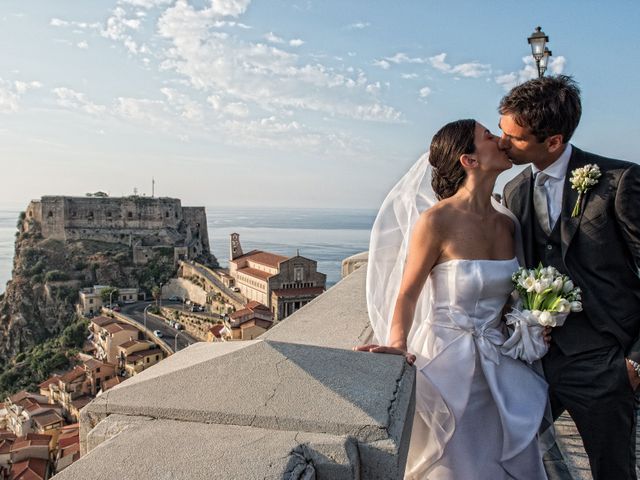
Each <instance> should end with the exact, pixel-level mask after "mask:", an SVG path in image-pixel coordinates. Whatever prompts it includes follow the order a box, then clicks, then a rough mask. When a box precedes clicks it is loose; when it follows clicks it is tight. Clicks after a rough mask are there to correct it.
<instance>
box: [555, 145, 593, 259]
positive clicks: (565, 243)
mask: <svg viewBox="0 0 640 480" xmlns="http://www.w3.org/2000/svg"><path fill="white" fill-rule="evenodd" d="M572 149H573V150H572V152H571V159H569V166H568V167H567V173H566V175H565V179H564V188H563V190H562V210H561V211H560V236H561V237H560V238H561V244H562V260H563V261H564V257H565V256H566V254H567V250H568V248H569V245H570V244H571V240H573V237H574V235H575V234H576V232H577V231H578V226H579V225H580V220H581V219H582V213H583V212H584V202H585V198H584V197H583V199H582V204H581V205H580V213H578V216H577V217H571V212H572V211H573V207H574V206H575V204H576V202H577V201H578V197H579V193H578V191H577V190H574V189H573V188H571V172H573V171H574V170H575V169H576V168H580V167H582V166H584V165H586V161H585V159H584V154H583V152H582V150H580V149H578V148H576V147H573V146H572ZM585 196H588V192H587V193H586V194H585Z"/></svg>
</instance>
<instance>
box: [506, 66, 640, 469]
mask: <svg viewBox="0 0 640 480" xmlns="http://www.w3.org/2000/svg"><path fill="white" fill-rule="evenodd" d="M499 111H500V115H501V117H500V128H501V130H502V132H503V133H502V138H501V144H502V147H503V148H504V149H505V150H506V151H507V152H508V154H509V157H510V158H511V159H512V161H513V163H514V164H516V165H524V164H531V166H530V168H527V169H526V170H524V171H523V172H522V173H520V174H519V175H518V176H517V177H516V178H514V179H513V180H512V181H510V182H509V183H508V184H507V185H506V187H505V189H504V197H503V198H504V201H505V204H506V206H507V207H508V208H509V209H510V210H511V211H512V212H513V213H514V214H515V215H516V216H517V217H518V219H519V220H520V223H521V224H522V236H523V243H524V251H525V259H526V263H527V267H535V266H537V265H538V264H539V263H542V264H543V265H545V266H548V265H552V266H554V267H556V268H557V269H558V270H559V271H560V272H562V273H565V274H567V275H568V276H569V277H570V278H571V279H572V280H573V281H574V282H575V284H576V285H578V286H579V287H581V288H582V291H583V293H582V300H583V306H584V310H583V311H582V312H580V313H572V314H570V316H569V318H568V319H567V320H566V322H565V324H564V326H562V327H557V328H554V329H553V331H552V333H551V338H552V340H551V345H550V348H549V352H548V353H547V355H546V356H545V357H543V359H542V363H543V367H544V371H545V375H546V378H547V381H548V382H549V396H550V399H551V409H552V413H553V418H554V419H556V418H557V417H558V416H559V415H560V414H561V413H562V412H563V411H564V410H567V411H568V412H569V414H570V415H571V417H572V418H573V420H574V422H575V424H576V426H577V428H578V431H579V432H580V435H581V437H582V440H583V443H584V447H585V450H586V452H587V454H588V456H589V462H590V465H591V471H592V474H593V478H594V479H595V480H613V479H615V480H625V479H634V480H635V479H636V473H635V443H636V442H635V429H636V397H635V390H636V389H637V387H638V385H640V364H638V363H637V362H640V277H639V271H638V268H639V266H640V165H637V164H634V163H629V162H623V161H620V160H613V159H610V158H605V157H601V156H598V155H594V154H592V153H588V152H584V151H582V150H580V149H578V148H577V147H575V146H573V145H571V144H570V143H569V140H571V136H572V135H573V132H574V130H575V129H576V127H577V126H578V123H579V121H580V115H581V113H582V106H581V102H580V90H579V88H578V86H577V84H576V83H575V82H574V81H573V79H571V78H570V77H567V76H556V77H543V78H540V79H536V80H531V81H528V82H526V83H524V84H522V85H519V86H517V87H515V88H514V89H512V90H511V91H510V92H509V93H508V94H507V95H506V96H505V97H504V98H503V99H502V101H501V102H500V107H499ZM588 164H591V165H597V167H599V170H600V172H601V176H600V178H599V179H598V181H597V183H596V184H595V185H593V186H591V187H590V188H589V189H588V190H587V191H586V192H585V193H584V194H583V195H582V196H580V195H579V192H578V191H576V190H574V189H572V188H571V185H572V184H571V177H572V172H574V170H575V169H577V168H580V167H584V166H585V165H588ZM579 197H581V198H579ZM576 203H578V206H577V209H578V210H577V215H575V216H574V215H572V211H573V210H574V207H575V206H576Z"/></svg>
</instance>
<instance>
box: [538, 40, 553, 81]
mask: <svg viewBox="0 0 640 480" xmlns="http://www.w3.org/2000/svg"><path fill="white" fill-rule="evenodd" d="M551 55H553V54H552V53H551V50H549V48H548V47H544V53H543V54H542V58H541V59H540V64H539V65H538V74H539V75H540V76H541V77H542V76H543V75H544V72H546V71H547V66H548V65H549V57H550V56H551Z"/></svg>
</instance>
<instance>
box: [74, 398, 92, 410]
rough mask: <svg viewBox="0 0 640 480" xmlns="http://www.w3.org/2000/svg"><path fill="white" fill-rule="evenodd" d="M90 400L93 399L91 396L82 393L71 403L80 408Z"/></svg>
mask: <svg viewBox="0 0 640 480" xmlns="http://www.w3.org/2000/svg"><path fill="white" fill-rule="evenodd" d="M91 400H93V398H91V397H88V396H87V395H83V396H82V397H78V398H76V399H75V400H72V401H71V405H72V406H73V407H74V408H76V409H78V410H80V409H81V408H82V407H84V406H85V405H87V404H88V403H89V402H91Z"/></svg>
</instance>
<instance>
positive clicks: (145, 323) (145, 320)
mask: <svg viewBox="0 0 640 480" xmlns="http://www.w3.org/2000/svg"><path fill="white" fill-rule="evenodd" d="M151 306H153V304H152V303H150V304H149V305H147V306H146V307H144V338H149V337H148V336H147V310H149V307H151Z"/></svg>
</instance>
